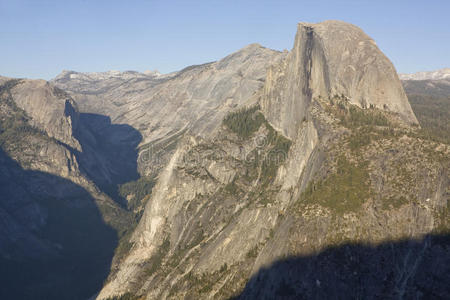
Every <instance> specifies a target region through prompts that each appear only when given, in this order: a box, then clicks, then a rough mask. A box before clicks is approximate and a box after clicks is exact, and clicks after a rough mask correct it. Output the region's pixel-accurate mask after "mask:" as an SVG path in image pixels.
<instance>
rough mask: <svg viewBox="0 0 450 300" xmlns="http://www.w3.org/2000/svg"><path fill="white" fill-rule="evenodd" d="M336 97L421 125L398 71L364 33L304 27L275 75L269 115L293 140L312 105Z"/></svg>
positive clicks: (331, 25)
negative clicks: (319, 99)
mask: <svg viewBox="0 0 450 300" xmlns="http://www.w3.org/2000/svg"><path fill="white" fill-rule="evenodd" d="M335 95H344V96H345V97H347V98H348V100H349V102H350V103H353V104H356V105H358V106H359V107H362V108H368V107H371V106H374V107H377V108H380V109H386V110H389V111H392V112H396V113H399V114H400V116H401V117H402V118H403V119H404V120H405V121H407V122H409V123H417V120H416V117H415V116H414V113H413V111H412V110H411V107H410V105H409V103H408V100H407V98H406V95H405V93H404V91H403V88H402V85H401V83H400V80H399V79H398V76H397V73H396V72H395V69H394V66H393V65H392V63H391V62H390V61H389V60H388V59H387V57H386V56H385V55H384V54H383V53H382V52H381V51H380V50H379V49H378V47H377V46H376V44H375V42H374V41H373V40H372V39H371V38H370V37H368V36H367V35H366V34H365V33H364V32H363V31H362V30H361V29H359V28H358V27H356V26H354V25H351V24H348V23H345V22H340V21H326V22H323V23H319V24H309V23H299V24H298V29H297V35H296V37H295V43H294V48H293V49H292V51H291V52H290V53H289V55H288V56H287V58H286V59H285V61H284V62H283V63H281V64H280V65H277V66H274V67H272V68H271V69H270V70H269V73H268V76H267V80H266V85H265V90H264V98H263V101H262V106H263V110H264V113H265V115H266V116H267V118H268V120H269V121H270V122H271V123H272V124H273V125H274V126H275V127H276V128H278V129H279V130H281V131H282V132H283V133H284V134H286V135H287V136H289V137H293V135H294V134H295V131H296V128H297V127H298V124H299V122H301V121H302V119H303V118H304V117H305V111H306V109H305V108H306V107H307V106H308V105H309V103H310V102H311V101H312V100H313V99H314V98H318V97H323V98H329V97H333V96H335Z"/></svg>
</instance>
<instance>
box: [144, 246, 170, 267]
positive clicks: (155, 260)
mask: <svg viewBox="0 0 450 300" xmlns="http://www.w3.org/2000/svg"><path fill="white" fill-rule="evenodd" d="M169 248H170V241H169V239H165V240H164V242H163V243H162V245H161V246H160V247H159V249H158V251H157V252H156V253H155V254H154V255H153V256H152V257H151V258H150V260H149V261H148V262H147V263H146V266H145V268H144V273H145V275H146V276H151V275H152V274H153V273H155V272H156V271H157V270H158V269H159V268H160V267H161V264H162V261H163V259H164V256H166V254H167V252H169Z"/></svg>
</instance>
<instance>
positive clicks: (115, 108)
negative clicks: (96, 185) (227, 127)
mask: <svg viewBox="0 0 450 300" xmlns="http://www.w3.org/2000/svg"><path fill="white" fill-rule="evenodd" d="M284 55H285V54H284V53H281V52H278V51H274V50H271V49H267V48H264V47H262V46H260V45H258V44H252V45H249V46H247V47H245V48H243V49H241V50H239V51H237V52H236V53H233V54H231V55H229V56H227V57H225V58H223V59H221V60H219V61H217V62H212V63H207V64H202V65H197V66H190V67H187V68H185V69H183V70H181V71H179V72H175V73H171V74H166V75H161V74H158V73H147V74H143V73H137V72H123V73H117V72H107V73H75V72H64V73H62V74H61V75H59V76H58V77H56V78H55V79H54V80H53V81H52V82H53V83H54V84H55V85H56V86H58V87H60V88H62V89H64V90H65V91H67V92H69V93H70V95H71V96H72V97H73V98H74V99H75V101H76V102H77V104H78V105H79V108H80V110H81V111H82V112H88V113H96V114H102V115H106V116H108V117H110V118H111V122H112V123H113V124H128V125H129V126H132V127H133V128H135V129H136V130H138V131H139V132H140V134H141V135H142V141H141V143H140V147H139V155H140V156H144V158H143V159H141V160H140V162H139V171H140V173H141V174H142V175H148V174H151V173H154V172H155V169H157V171H159V170H160V169H161V168H162V167H163V166H164V164H165V163H167V162H168V161H169V159H170V156H171V155H172V154H173V149H170V148H171V147H172V148H173V142H176V141H177V140H179V138H180V137H181V136H182V135H183V133H185V132H186V131H189V132H192V133H193V134H196V135H197V134H198V135H202V136H208V135H210V134H211V133H212V132H213V131H214V129H215V128H217V126H219V125H220V123H221V120H222V119H223V117H224V116H225V115H226V113H227V112H228V111H230V110H231V109H233V108H235V107H237V106H239V105H242V104H243V103H244V102H245V101H248V100H249V98H251V96H252V95H253V94H254V93H255V92H256V91H257V90H258V89H260V88H261V87H262V86H263V84H264V80H265V76H266V70H267V67H268V66H270V65H271V64H273V63H276V62H277V61H278V60H279V59H281V58H282V57H283V56H284ZM161 147H162V148H163V150H164V151H160V152H158V153H157V156H158V157H156V159H153V158H155V157H154V155H155V153H153V157H152V158H151V159H146V158H145V157H146V156H148V154H149V153H151V152H152V151H156V149H159V148H161ZM165 148H168V149H165ZM162 162H164V163H162ZM156 166H158V167H156Z"/></svg>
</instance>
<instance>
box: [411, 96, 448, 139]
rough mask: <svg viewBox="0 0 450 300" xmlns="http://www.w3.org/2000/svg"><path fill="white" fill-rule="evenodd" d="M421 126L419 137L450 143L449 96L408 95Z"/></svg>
mask: <svg viewBox="0 0 450 300" xmlns="http://www.w3.org/2000/svg"><path fill="white" fill-rule="evenodd" d="M408 99H409V102H410V103H411V107H412V109H413V111H414V113H415V114H416V117H417V119H418V120H419V123H420V125H421V126H422V128H421V130H420V131H419V133H420V137H424V138H427V139H431V140H433V141H437V142H441V143H445V144H450V97H436V96H428V95H408Z"/></svg>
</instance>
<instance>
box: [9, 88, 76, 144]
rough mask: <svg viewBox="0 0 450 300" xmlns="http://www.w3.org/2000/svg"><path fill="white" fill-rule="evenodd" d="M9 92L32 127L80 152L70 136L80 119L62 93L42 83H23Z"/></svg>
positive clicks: (68, 99)
mask: <svg viewBox="0 0 450 300" xmlns="http://www.w3.org/2000/svg"><path fill="white" fill-rule="evenodd" d="M11 93H12V97H13V99H14V101H15V103H16V104H17V106H18V107H19V108H21V109H23V110H24V111H25V112H26V113H27V114H28V115H29V116H30V117H31V120H32V122H33V124H32V125H34V126H36V127H38V128H40V129H41V130H43V131H45V132H46V133H47V134H48V135H49V136H50V137H53V138H55V139H57V140H59V141H61V142H63V143H65V144H66V145H68V146H70V147H72V148H73V149H76V150H79V151H81V147H80V144H79V143H78V141H77V140H76V139H75V138H74V137H73V132H74V131H76V130H77V127H78V118H79V116H78V112H77V109H76V108H75V106H76V104H75V102H74V101H73V100H72V99H71V98H70V97H69V96H66V95H65V93H64V92H63V91H61V90H59V89H57V88H55V87H54V86H52V85H50V84H49V83H48V82H46V81H44V80H24V81H22V82H20V84H18V85H16V86H15V87H14V88H13V89H12V90H11Z"/></svg>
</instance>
